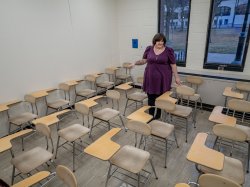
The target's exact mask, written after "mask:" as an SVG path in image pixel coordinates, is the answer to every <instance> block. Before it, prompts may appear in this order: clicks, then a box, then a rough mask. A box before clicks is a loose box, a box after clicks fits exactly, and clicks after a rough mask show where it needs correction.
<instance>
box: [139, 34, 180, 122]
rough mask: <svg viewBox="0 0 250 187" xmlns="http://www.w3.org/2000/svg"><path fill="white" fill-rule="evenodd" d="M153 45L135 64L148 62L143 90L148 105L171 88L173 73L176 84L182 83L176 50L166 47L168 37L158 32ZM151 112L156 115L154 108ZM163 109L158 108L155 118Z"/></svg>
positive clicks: (152, 103) (152, 104)
mask: <svg viewBox="0 0 250 187" xmlns="http://www.w3.org/2000/svg"><path fill="white" fill-rule="evenodd" d="M152 43H153V46H148V47H147V48H146V50H145V52H144V54H143V59H142V60H139V61H137V62H136V63H135V65H143V64H146V63H147V66H146V68H145V72H144V81H143V90H144V91H145V92H146V93H147V95H148V105H149V106H154V105H155V99H156V98H157V97H159V96H160V95H162V94H163V93H164V92H166V91H169V90H170V89H171V83H172V74H174V78H175V82H176V84H178V85H180V78H179V75H178V72H177V67H176V62H175V56H174V50H173V49H172V48H169V47H166V46H165V44H166V38H165V36H164V35H163V34H161V33H158V34H156V35H155V36H154V38H153V41H152ZM149 113H150V114H151V115H154V109H153V108H152V109H150V110H149ZM160 116H161V111H160V110H157V114H156V116H154V118H155V119H158V118H160Z"/></svg>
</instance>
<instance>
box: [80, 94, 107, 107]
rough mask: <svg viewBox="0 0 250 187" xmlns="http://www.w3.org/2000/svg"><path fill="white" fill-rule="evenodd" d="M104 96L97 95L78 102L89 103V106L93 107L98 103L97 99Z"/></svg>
mask: <svg viewBox="0 0 250 187" xmlns="http://www.w3.org/2000/svg"><path fill="white" fill-rule="evenodd" d="M102 97H103V95H97V96H95V97H91V98H89V99H86V100H83V101H80V102H78V104H81V103H83V104H85V105H87V106H88V107H89V108H91V107H93V106H95V105H97V104H98V103H97V102H96V101H95V100H97V99H100V98H102Z"/></svg>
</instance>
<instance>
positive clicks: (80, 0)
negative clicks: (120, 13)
mask: <svg viewBox="0 0 250 187" xmlns="http://www.w3.org/2000/svg"><path fill="white" fill-rule="evenodd" d="M116 4H117V3H116V0H91V1H90V0H6V1H0V63H1V68H0V84H1V85H2V88H1V93H0V103H1V102H6V101H8V100H12V99H15V98H18V99H23V96H24V94H26V93H29V92H32V91H36V90H41V89H46V88H51V87H57V86H58V83H60V82H63V81H67V80H71V79H80V78H82V77H83V75H85V74H87V73H93V72H102V71H103V70H104V68H105V67H106V66H108V65H116V64H119V50H118V32H117V28H118V27H117V16H116V15H117V12H116V11H117V8H116Z"/></svg>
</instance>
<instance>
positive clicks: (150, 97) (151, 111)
mask: <svg viewBox="0 0 250 187" xmlns="http://www.w3.org/2000/svg"><path fill="white" fill-rule="evenodd" d="M160 95H161V94H159V95H158V94H148V105H149V106H155V99H156V98H157V97H159V96H160ZM154 113H155V109H154V108H150V109H149V114H150V115H152V116H154ZM160 117H161V110H160V109H157V112H156V115H155V116H154V119H159V118H160Z"/></svg>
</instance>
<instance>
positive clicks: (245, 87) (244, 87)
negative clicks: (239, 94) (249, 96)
mask: <svg viewBox="0 0 250 187" xmlns="http://www.w3.org/2000/svg"><path fill="white" fill-rule="evenodd" d="M235 87H236V89H238V90H241V91H250V83H249V82H237V83H236V85H235Z"/></svg>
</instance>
